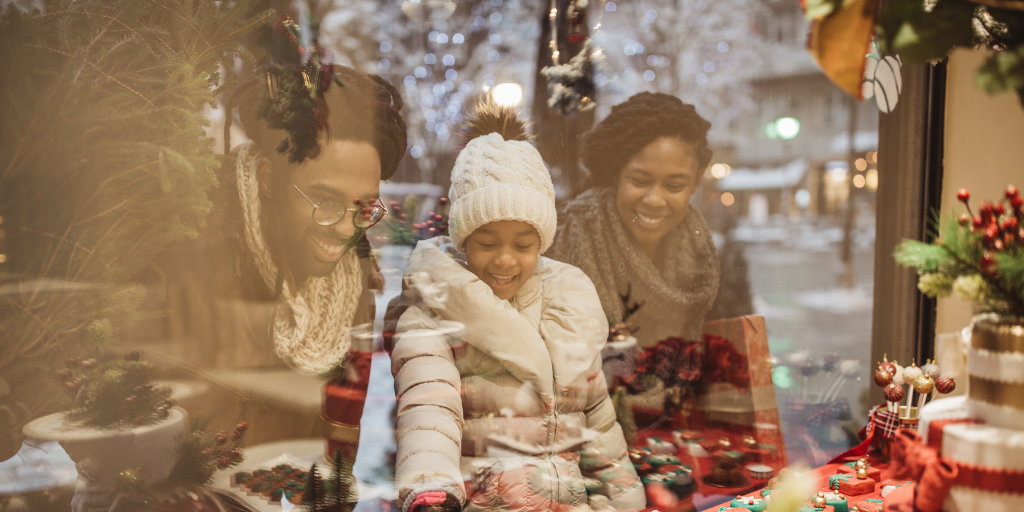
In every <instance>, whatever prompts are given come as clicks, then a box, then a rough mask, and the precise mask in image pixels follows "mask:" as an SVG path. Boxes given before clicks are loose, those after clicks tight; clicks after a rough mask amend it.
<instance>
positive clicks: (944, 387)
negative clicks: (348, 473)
mask: <svg viewBox="0 0 1024 512" xmlns="http://www.w3.org/2000/svg"><path fill="white" fill-rule="evenodd" d="M935 389H936V390H937V391H938V392H939V393H942V394H946V393H952V392H953V390H954V389H956V381H954V380H953V377H939V378H937V379H935Z"/></svg>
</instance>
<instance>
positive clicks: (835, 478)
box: [828, 473, 853, 491]
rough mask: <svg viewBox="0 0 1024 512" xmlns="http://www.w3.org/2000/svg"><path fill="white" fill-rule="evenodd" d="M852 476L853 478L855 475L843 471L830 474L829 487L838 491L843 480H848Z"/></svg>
mask: <svg viewBox="0 0 1024 512" xmlns="http://www.w3.org/2000/svg"><path fill="white" fill-rule="evenodd" d="M851 478H853V475H847V474H842V473H839V474H835V475H829V477H828V488H829V489H832V490H833V491H838V490H839V484H840V483H841V482H847V481H849V480H850V479H851Z"/></svg>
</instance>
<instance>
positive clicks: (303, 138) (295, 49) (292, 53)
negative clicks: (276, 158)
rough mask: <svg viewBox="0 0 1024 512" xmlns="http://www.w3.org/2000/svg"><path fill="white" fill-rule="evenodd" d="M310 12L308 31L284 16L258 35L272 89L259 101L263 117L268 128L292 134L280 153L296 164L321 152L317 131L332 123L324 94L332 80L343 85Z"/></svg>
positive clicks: (264, 28) (340, 85)
mask: <svg viewBox="0 0 1024 512" xmlns="http://www.w3.org/2000/svg"><path fill="white" fill-rule="evenodd" d="M308 16H309V18H308V20H307V21H308V23H307V25H308V28H307V29H306V30H305V31H304V30H302V29H301V28H300V27H299V25H298V24H297V23H295V22H294V21H292V19H291V18H289V17H287V16H283V17H281V19H280V21H278V22H277V23H276V24H274V25H272V26H271V25H265V26H263V27H262V28H261V29H260V32H259V34H258V36H257V39H256V44H257V45H259V46H260V47H261V48H263V49H264V50H266V52H267V55H266V56H265V57H264V58H263V59H262V60H261V61H260V63H259V66H260V67H261V68H262V69H263V70H264V75H265V76H266V80H267V91H268V94H267V95H266V97H265V98H264V99H263V101H262V103H261V104H260V106H259V113H260V117H262V118H263V119H265V120H266V121H267V126H269V127H270V128H274V129H279V130H284V131H285V132H286V133H287V134H288V137H287V138H285V139H284V140H282V141H281V144H280V145H278V147H277V152H278V153H288V161H289V162H294V163H299V162H302V161H303V160H305V159H306V158H316V157H317V155H319V154H320V143H319V142H318V141H317V136H318V135H319V133H320V132H321V131H323V130H326V129H327V128H328V127H327V117H328V112H329V111H328V108H327V103H326V102H325V101H324V94H326V93H327V90H328V89H329V88H330V87H331V84H332V83H335V84H338V86H339V87H344V85H343V84H342V83H341V81H340V80H338V77H337V76H336V75H335V74H334V71H333V64H332V56H331V53H330V51H328V50H326V49H324V48H321V47H320V46H318V45H317V44H318V43H317V33H318V32H319V23H318V22H317V21H316V20H315V19H314V18H313V16H312V14H309V15H308Z"/></svg>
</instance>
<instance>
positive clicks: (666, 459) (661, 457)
mask: <svg viewBox="0 0 1024 512" xmlns="http://www.w3.org/2000/svg"><path fill="white" fill-rule="evenodd" d="M647 462H648V463H650V464H651V465H652V466H654V467H658V466H664V465H666V464H679V457H675V456H672V455H668V454H666V453H655V454H652V455H650V456H648V457H647Z"/></svg>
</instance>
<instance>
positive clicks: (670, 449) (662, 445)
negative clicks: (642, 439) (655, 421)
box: [647, 437, 679, 455]
mask: <svg viewBox="0 0 1024 512" xmlns="http://www.w3.org/2000/svg"><path fill="white" fill-rule="evenodd" d="M647 447H648V448H650V450H651V453H662V454H668V455H672V454H673V453H676V452H677V451H679V450H678V449H677V448H676V445H674V444H672V443H670V442H668V441H662V440H661V438H660V437H648V438H647Z"/></svg>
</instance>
